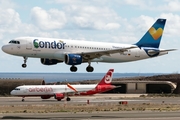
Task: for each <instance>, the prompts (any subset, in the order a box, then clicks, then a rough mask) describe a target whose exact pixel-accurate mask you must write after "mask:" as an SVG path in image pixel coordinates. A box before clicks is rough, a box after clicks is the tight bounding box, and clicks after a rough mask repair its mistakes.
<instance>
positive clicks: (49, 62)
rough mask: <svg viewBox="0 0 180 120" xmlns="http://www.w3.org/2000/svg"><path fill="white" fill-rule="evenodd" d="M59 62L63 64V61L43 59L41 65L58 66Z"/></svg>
mask: <svg viewBox="0 0 180 120" xmlns="http://www.w3.org/2000/svg"><path fill="white" fill-rule="evenodd" d="M59 62H63V61H60V60H56V59H47V58H41V63H42V64H43V65H55V64H57V63H59Z"/></svg>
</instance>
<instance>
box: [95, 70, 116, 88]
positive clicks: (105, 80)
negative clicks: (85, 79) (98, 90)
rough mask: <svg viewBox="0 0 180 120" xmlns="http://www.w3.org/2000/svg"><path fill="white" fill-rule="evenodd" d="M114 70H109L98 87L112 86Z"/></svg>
mask: <svg viewBox="0 0 180 120" xmlns="http://www.w3.org/2000/svg"><path fill="white" fill-rule="evenodd" d="M113 72H114V69H109V71H108V72H107V73H106V75H105V76H104V77H103V78H102V80H101V81H100V82H99V83H98V85H111V82H112V77H113Z"/></svg>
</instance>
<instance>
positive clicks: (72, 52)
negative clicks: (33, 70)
mask: <svg viewBox="0 0 180 120" xmlns="http://www.w3.org/2000/svg"><path fill="white" fill-rule="evenodd" d="M165 23H166V19H158V20H157V21H156V22H155V23H154V24H153V25H152V27H151V28H150V29H149V30H148V31H147V32H146V33H145V35H144V36H143V37H142V38H141V39H140V40H139V41H138V42H137V43H135V44H119V43H106V42H93V41H80V40H67V39H54V38H42V37H19V38H15V39H13V40H11V41H10V42H9V43H8V44H7V45H4V46H2V50H3V51H4V52H5V53H8V54H11V55H15V56H23V58H24V64H22V67H23V68H25V67H26V66H27V65H26V61H27V58H28V57H33V58H40V60H41V63H42V64H44V65H55V64H57V63H61V62H65V63H66V64H67V65H71V67H70V70H71V71H72V72H76V71H77V67H76V66H75V65H80V64H82V63H86V62H87V63H88V66H87V68H86V70H87V72H92V71H93V70H94V68H93V67H92V66H91V62H106V63H120V62H130V61H136V60H142V59H146V58H152V57H157V56H161V55H164V54H167V53H168V51H173V50H175V49H159V45H160V41H161V37H162V34H163V30H164V26H165Z"/></svg>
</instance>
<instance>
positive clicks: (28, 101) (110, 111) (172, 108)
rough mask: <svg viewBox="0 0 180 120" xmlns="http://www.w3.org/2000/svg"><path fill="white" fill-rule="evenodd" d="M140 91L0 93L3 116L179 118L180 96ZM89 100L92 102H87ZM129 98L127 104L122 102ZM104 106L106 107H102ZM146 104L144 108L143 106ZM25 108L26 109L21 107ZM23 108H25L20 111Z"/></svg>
mask: <svg viewBox="0 0 180 120" xmlns="http://www.w3.org/2000/svg"><path fill="white" fill-rule="evenodd" d="M139 96H140V95H137V94H97V95H93V96H75V97H71V101H69V102H67V101H64V100H62V101H56V100H55V99H54V98H53V97H52V98H51V99H47V100H42V99H41V98H40V97H26V98H25V101H24V102H22V101H21V97H0V118H2V119H20V118H22V119H65V120H87V119H88V120H91V119H92V120H102V119H107V120H108V119H112V120H119V118H121V120H132V119H133V120H144V119H148V120H172V119H173V120H179V119H180V114H179V112H180V97H139ZM87 101H89V104H87ZM121 101H126V102H127V104H126V105H120V104H119V102H121ZM101 108H102V109H101ZM142 108H144V109H142ZM21 109H22V110H21ZM18 110H21V111H18Z"/></svg>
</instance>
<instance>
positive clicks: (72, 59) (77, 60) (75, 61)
mask: <svg viewBox="0 0 180 120" xmlns="http://www.w3.org/2000/svg"><path fill="white" fill-rule="evenodd" d="M82 61H83V60H82V56H81V55H78V54H66V55H65V63H66V64H68V65H79V64H81V63H82Z"/></svg>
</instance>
